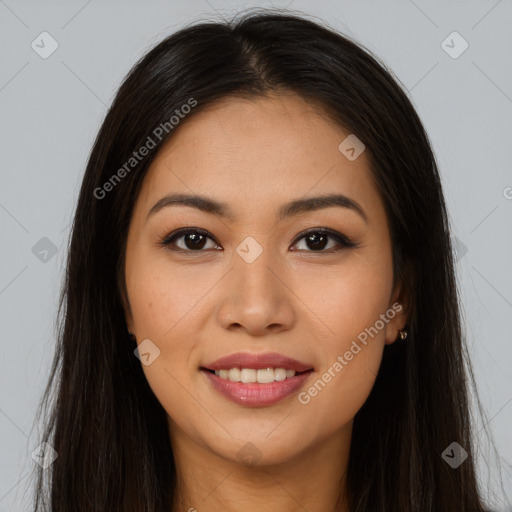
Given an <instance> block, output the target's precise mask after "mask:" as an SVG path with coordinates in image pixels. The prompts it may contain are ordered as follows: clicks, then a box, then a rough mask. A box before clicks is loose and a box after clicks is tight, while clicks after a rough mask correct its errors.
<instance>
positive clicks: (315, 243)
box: [306, 233, 327, 249]
mask: <svg viewBox="0 0 512 512" xmlns="http://www.w3.org/2000/svg"><path fill="white" fill-rule="evenodd" d="M317 238H320V239H322V241H321V242H320V243H319V242H318V240H316V241H315V239H317ZM306 240H307V241H308V242H309V243H311V245H310V246H309V247H310V249H323V248H324V247H325V241H326V240H327V237H326V236H325V235H323V234H318V233H313V234H311V235H309V236H308V237H307V238H306Z"/></svg>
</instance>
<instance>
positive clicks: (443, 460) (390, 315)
mask: <svg viewBox="0 0 512 512" xmlns="http://www.w3.org/2000/svg"><path fill="white" fill-rule="evenodd" d="M61 308H62V309H61V314H62V324H61V325H62V331H61V333H60V338H59V344H58V348H57V352H56V356H55V361H54V365H53V369H52V378H51V379H50V382H49V384H48V388H47V390H46V399H48V397H49V391H50V387H51V386H52V385H54V384H57V385H58V391H57V401H56V402H55V404H53V406H52V409H51V418H50V420H49V421H48V426H47V431H46V433H45V440H47V441H48V443H49V444H50V445H51V446H52V447H53V449H54V450H55V451H56V452H57V454H58V457H57V459H56V460H55V461H54V462H53V464H52V465H51V466H50V468H49V471H51V473H49V475H51V477H50V476H49V477H48V482H47V483H48V489H47V491H48V504H49V507H50V508H49V510H52V511H53V512H60V511H62V512H64V511H69V510H74V511H81V510H84V511H85V510H87V511H92V510H123V511H141V510H147V511H173V512H175V511H187V510H188V511H192V510H198V511H200V512H201V511H212V510H223V511H230V510H244V511H249V510H262V509H263V510H281V511H288V510H308V511H311V512H312V511H343V512H348V511H350V512H363V511H372V512H373V511H391V510H392V511H394V512H406V511H407V512H411V511H418V512H419V511H421V512H426V511H432V512H434V511H436V512H438V511H458V512H461V511H464V512H468V511H472V512H477V511H483V510H484V507H483V504H482V499H481V496H480V489H479V487H478V484H477V479H476V475H475V461H474V457H473V449H472V445H471V424H470V415H469V409H468V392H469V391H468V388H467V387H466V371H468V376H469V377H471V371H470V370H471V366H470V365H469V361H467V358H466V348H465V345H464V342H463V338H462V335H461V323H460V313H459V306H458V302H457V290H456V281H455V277H454V261H453V257H452V246H451V242H450V232H449V223H448V217H447V212H446V206H445V202H444V199H443V193H442V188H441V182H440V177H439V173H438V169H437V166H436V162H435V158H434V155H433V153H432V149H431V147H430V144H429V141H428V138H427V135H426V133H425V131H424V128H423V126H422V124H421V122H420V120H419V118H418V116H417V114H416V112H415V110H414V108H413V106H412V105H411V102H410V101H409V99H408V98H407V96H406V94H404V92H403V91H402V89H401V88H400V87H399V86H398V85H397V81H396V80H395V79H394V78H393V77H392V74H391V72H390V71H388V70H386V68H385V67H384V65H383V64H382V63H380V62H379V61H378V60H377V58H376V57H374V56H372V55H371V54H370V53H369V52H368V51H367V50H365V49H363V48H362V47H361V46H360V45H357V44H356V43H354V42H352V41H350V40H348V39H347V38H346V37H344V36H342V35H340V34H338V33H336V32H335V31H333V30H331V29H328V28H325V27H321V26H320V25H318V24H316V23H315V22H313V21H310V20H307V19H305V18H303V17H299V16H295V15H289V14H282V13H281V14H280V13H276V12H256V13H251V14H249V15H246V16H243V17H242V18H241V19H238V20H233V21H232V22H230V23H227V22H226V23H213V22H211V23H201V24H196V25H192V26H189V27H186V28H184V29H182V30H180V31H179V32H177V33H175V34H173V35H171V36H170V37H168V38H167V39H165V40H164V41H162V42H161V43H160V44H158V45H157V46H156V47H155V48H154V49H152V50H151V51H150V52H149V53H148V54H147V55H146V56H144V58H143V59H142V60H141V61H140V62H138V63H137V65H136V66H135V67H134V68H133V70H132V71H131V72H130V73H129V75H128V76H127V78H126V79H125V80H124V82H123V84H122V86H121V87H120V89H119V91H118V93H117V96H116V98H115V99H114V102H113V105H112V107H111V108H110V110H109V112H108V114H107V116H106V118H105V120H104V122H103V125H102V127H101V129H100V132H99V134H98V137H97V139H96V142H95V144H94V147H93V150H92V153H91V156H90V159H89V162H88V165H87V169H86V172H85V176H84V180H83V184H82V188H81V191H80V197H79V200H78V205H77V210H76V216H75V220H74V224H73V230H72V238H71V244H70V248H69V258H68V264H67V274H66V281H65V287H64V290H63V295H62V302H61ZM466 363H467V369H466V366H465V364H466ZM471 379H472V377H471ZM43 476H44V474H43V473H42V472H41V474H40V475H39V480H38V500H37V504H36V510H39V506H42V505H43V503H44V499H43V498H44V491H45V489H44V483H45V480H44V478H43Z"/></svg>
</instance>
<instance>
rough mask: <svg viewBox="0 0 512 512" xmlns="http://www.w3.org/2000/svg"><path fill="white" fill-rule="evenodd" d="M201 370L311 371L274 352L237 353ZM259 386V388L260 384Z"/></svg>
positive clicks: (308, 366) (309, 366)
mask: <svg viewBox="0 0 512 512" xmlns="http://www.w3.org/2000/svg"><path fill="white" fill-rule="evenodd" d="M203 368H206V369H208V370H229V369H230V368H254V369H255V370H258V369H261V368H284V369H285V370H295V371H296V372H305V371H307V370H312V369H313V367H312V366H311V365H308V364H306V363H302V362H300V361H297V360H296V359H292V358H291V357H286V356H283V355H281V354H278V353H276V352H265V353H263V354H250V353H248V352H238V353H236V354H231V355H229V356H225V357H221V358H220V359H217V360H216V361H214V362H212V363H209V364H205V365H204V366H203ZM281 382H285V381H281ZM259 385H260V386H261V384H259Z"/></svg>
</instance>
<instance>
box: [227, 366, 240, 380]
mask: <svg viewBox="0 0 512 512" xmlns="http://www.w3.org/2000/svg"><path fill="white" fill-rule="evenodd" d="M228 377H229V380H231V381H233V382H240V368H231V370H229V373H228Z"/></svg>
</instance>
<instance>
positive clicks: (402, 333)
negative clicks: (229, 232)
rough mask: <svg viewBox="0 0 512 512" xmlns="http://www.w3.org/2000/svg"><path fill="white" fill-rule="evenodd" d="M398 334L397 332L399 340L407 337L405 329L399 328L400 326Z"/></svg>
mask: <svg viewBox="0 0 512 512" xmlns="http://www.w3.org/2000/svg"><path fill="white" fill-rule="evenodd" d="M398 334H399V336H400V339H401V340H405V338H407V329H400V327H399V328H398Z"/></svg>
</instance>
